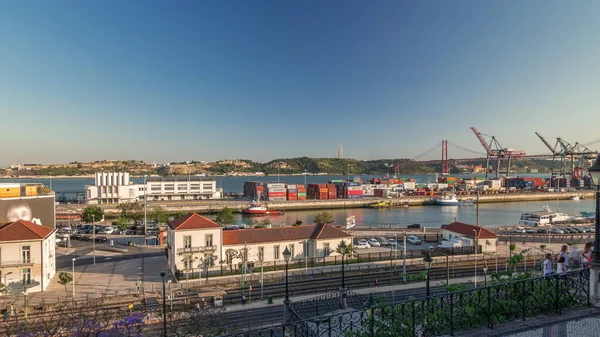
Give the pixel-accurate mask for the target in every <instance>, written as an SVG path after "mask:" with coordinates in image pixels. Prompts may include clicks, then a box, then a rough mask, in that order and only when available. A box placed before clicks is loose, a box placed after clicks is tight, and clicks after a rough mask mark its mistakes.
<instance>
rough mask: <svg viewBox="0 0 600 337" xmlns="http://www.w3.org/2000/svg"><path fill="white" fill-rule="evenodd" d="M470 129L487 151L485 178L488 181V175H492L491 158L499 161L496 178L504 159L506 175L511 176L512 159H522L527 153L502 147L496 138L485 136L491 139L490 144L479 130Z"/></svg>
mask: <svg viewBox="0 0 600 337" xmlns="http://www.w3.org/2000/svg"><path fill="white" fill-rule="evenodd" d="M470 129H471V131H473V133H474V134H475V137H477V140H479V142H480V143H481V146H483V148H484V149H485V152H486V154H487V160H486V168H485V178H486V179H487V178H488V173H490V168H489V166H490V159H491V158H496V159H497V166H496V178H498V177H499V174H500V166H501V163H502V160H503V159H506V160H507V165H506V175H507V176H508V175H510V163H511V159H512V158H518V157H522V156H524V155H526V153H525V152H524V151H518V150H515V149H509V148H505V147H502V146H501V145H500V143H498V140H496V137H494V136H488V135H485V136H488V137H491V139H490V142H489V143H488V142H487V141H486V140H485V138H484V137H483V136H484V134H482V133H481V132H479V130H477V129H476V128H475V127H473V126H471V127H470Z"/></svg>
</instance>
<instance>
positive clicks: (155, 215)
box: [150, 206, 169, 224]
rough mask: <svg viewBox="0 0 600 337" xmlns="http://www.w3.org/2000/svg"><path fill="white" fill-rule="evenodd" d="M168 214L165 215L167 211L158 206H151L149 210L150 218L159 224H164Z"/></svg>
mask: <svg viewBox="0 0 600 337" xmlns="http://www.w3.org/2000/svg"><path fill="white" fill-rule="evenodd" d="M168 218H169V216H168V215H167V211H165V209H164V208H162V207H160V206H154V207H152V211H151V212H150V219H152V220H154V221H156V222H158V223H159V224H164V223H166V222H167V220H168Z"/></svg>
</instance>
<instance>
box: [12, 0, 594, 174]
mask: <svg viewBox="0 0 600 337" xmlns="http://www.w3.org/2000/svg"><path fill="white" fill-rule="evenodd" d="M1 8H2V9H1V10H0V27H1V29H0V126H1V129H2V132H1V133H0V144H1V146H0V165H7V164H10V163H19V162H38V163H63V162H68V161H74V160H79V161H87V160H100V159H142V160H147V161H160V162H167V161H180V160H207V161H213V160H218V159H231V158H245V159H253V160H257V161H268V160H271V159H275V158H284V157H298V156H310V157H335V156H336V155H337V148H338V145H339V144H340V143H343V144H344V152H345V156H346V157H352V158H357V159H376V158H412V157H414V156H416V155H418V154H420V153H422V152H424V151H426V150H427V149H429V148H431V147H432V146H434V145H435V144H436V143H438V142H439V141H441V140H442V139H448V140H450V141H451V142H453V143H455V144H458V145H461V146H463V147H466V148H469V149H473V150H477V151H482V148H481V147H480V145H479V143H478V141H477V139H476V138H475V136H474V135H473V134H472V133H471V131H470V130H469V126H476V127H478V128H479V129H480V130H481V131H482V132H483V133H486V134H490V135H495V136H496V137H497V138H498V140H499V141H500V143H501V144H502V145H503V146H504V147H511V148H516V149H522V150H525V151H527V152H528V153H544V152H547V151H546V150H545V147H544V146H543V144H542V143H541V142H540V141H539V140H538V138H537V137H536V136H535V134H534V131H538V132H540V133H541V134H542V135H545V136H548V137H563V138H564V139H566V140H568V141H572V142H575V141H579V142H581V143H587V142H591V141H593V140H596V139H598V138H600V132H598V128H599V127H600V123H599V122H600V111H599V108H600V102H599V100H600V90H599V89H600V63H599V62H600V19H599V18H598V13H600V2H599V1H583V0H582V1H575V2H569V1H548V0H540V1H533V0H532V1H509V0H507V1H481V0H473V1H458V0H456V1H391V0H390V1H386V0H378V1H346V0H344V1H341V0H327V1H322V0H319V1H278V0H273V1H242V0H237V1H225V0H222V1H192V0H190V1H141V0H138V1H107V0H103V1H79V0H77V1H67V0H64V1H46V0H43V1H42V0H40V1H33V0H31V1H3V2H2V5H1ZM595 147H596V148H598V147H600V144H596V145H595ZM438 152H439V151H436V152H435V153H434V154H432V155H430V156H429V157H430V158H437V157H439V153H438ZM470 155H472V154H470V153H468V152H465V151H462V150H459V149H456V148H454V147H452V146H451V147H450V157H464V156H470Z"/></svg>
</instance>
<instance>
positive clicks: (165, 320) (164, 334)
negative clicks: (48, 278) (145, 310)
mask: <svg viewBox="0 0 600 337" xmlns="http://www.w3.org/2000/svg"><path fill="white" fill-rule="evenodd" d="M160 277H162V286H163V291H162V298H163V336H164V337H167V299H166V289H165V272H164V271H161V272H160Z"/></svg>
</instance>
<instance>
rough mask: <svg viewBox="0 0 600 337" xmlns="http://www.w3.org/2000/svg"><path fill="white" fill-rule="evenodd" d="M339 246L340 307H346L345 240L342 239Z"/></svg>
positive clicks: (346, 248) (346, 250) (346, 251)
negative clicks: (340, 258)
mask: <svg viewBox="0 0 600 337" xmlns="http://www.w3.org/2000/svg"><path fill="white" fill-rule="evenodd" d="M339 248H340V252H341V253H342V287H341V288H340V301H341V302H340V308H341V309H346V307H347V306H348V303H347V302H346V274H345V273H346V266H345V264H344V260H345V257H346V253H348V246H347V245H346V241H344V240H342V242H341V243H340V246H339Z"/></svg>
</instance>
